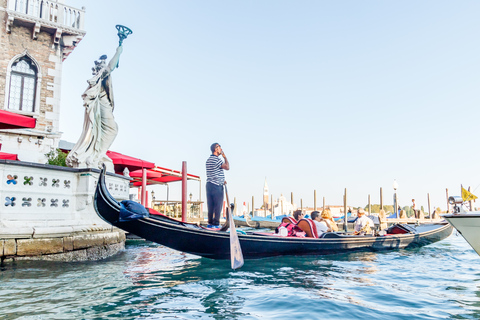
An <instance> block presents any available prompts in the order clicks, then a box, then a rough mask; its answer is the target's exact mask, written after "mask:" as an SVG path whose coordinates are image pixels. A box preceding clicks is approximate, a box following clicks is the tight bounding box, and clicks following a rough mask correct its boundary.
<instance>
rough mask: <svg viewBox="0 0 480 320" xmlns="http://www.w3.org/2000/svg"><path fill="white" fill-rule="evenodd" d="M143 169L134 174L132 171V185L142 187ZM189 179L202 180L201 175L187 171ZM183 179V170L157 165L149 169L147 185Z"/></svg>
mask: <svg viewBox="0 0 480 320" xmlns="http://www.w3.org/2000/svg"><path fill="white" fill-rule="evenodd" d="M141 172H142V171H141V170H139V171H135V173H134V175H132V172H130V177H132V178H133V181H132V182H133V183H132V185H133V186H134V187H140V186H141V185H142V174H141ZM187 180H197V181H200V176H196V175H193V174H190V173H187ZM175 181H182V172H181V171H178V170H172V169H167V168H162V167H155V168H153V169H148V170H147V185H152V184H164V183H169V182H175Z"/></svg>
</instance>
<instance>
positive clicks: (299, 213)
mask: <svg viewBox="0 0 480 320" xmlns="http://www.w3.org/2000/svg"><path fill="white" fill-rule="evenodd" d="M303 216H304V214H303V212H302V210H296V211H295V212H294V213H293V217H294V218H295V220H297V221H300V219H302V218H303Z"/></svg>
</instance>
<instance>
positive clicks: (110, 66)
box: [108, 46, 123, 72]
mask: <svg viewBox="0 0 480 320" xmlns="http://www.w3.org/2000/svg"><path fill="white" fill-rule="evenodd" d="M122 52H123V47H122V46H118V48H117V52H115V55H114V56H113V58H112V59H111V60H110V62H109V63H108V69H109V70H110V72H112V71H113V69H115V68H118V62H119V61H120V55H121V54H122Z"/></svg>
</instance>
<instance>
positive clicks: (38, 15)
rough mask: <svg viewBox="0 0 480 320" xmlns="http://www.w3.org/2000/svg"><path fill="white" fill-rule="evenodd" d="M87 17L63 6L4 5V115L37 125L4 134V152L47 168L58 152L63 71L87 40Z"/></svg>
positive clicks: (0, 44)
mask: <svg viewBox="0 0 480 320" xmlns="http://www.w3.org/2000/svg"><path fill="white" fill-rule="evenodd" d="M84 14H85V10H84V8H82V9H78V8H73V7H70V6H68V5H66V4H64V3H63V1H62V0H57V1H44V0H0V21H1V22H2V23H0V48H2V49H1V50H0V110H5V111H8V112H12V113H15V114H19V115H23V116H27V117H32V118H35V119H36V126H35V128H31V129H15V130H0V144H1V151H2V152H8V153H16V154H18V158H19V159H20V160H22V161H29V162H37V163H45V162H46V158H45V154H46V153H48V152H50V151H51V150H52V149H55V148H57V147H58V143H59V140H60V137H61V133H60V131H59V117H60V98H61V97H60V92H61V84H62V65H63V61H65V59H66V58H67V57H68V55H69V54H70V53H71V52H72V51H73V50H74V48H75V47H76V46H77V45H78V43H79V42H80V41H81V40H82V38H83V36H84V35H85V31H84V30H83V29H84ZM0 121H1V119H0Z"/></svg>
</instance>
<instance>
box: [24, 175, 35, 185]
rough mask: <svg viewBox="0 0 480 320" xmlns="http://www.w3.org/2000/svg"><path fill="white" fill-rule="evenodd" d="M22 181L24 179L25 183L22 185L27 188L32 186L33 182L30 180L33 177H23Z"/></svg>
mask: <svg viewBox="0 0 480 320" xmlns="http://www.w3.org/2000/svg"><path fill="white" fill-rule="evenodd" d="M23 179H25V181H23V184H24V185H26V186H27V185H28V186H31V185H33V181H32V180H33V177H28V176H25V177H23Z"/></svg>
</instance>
